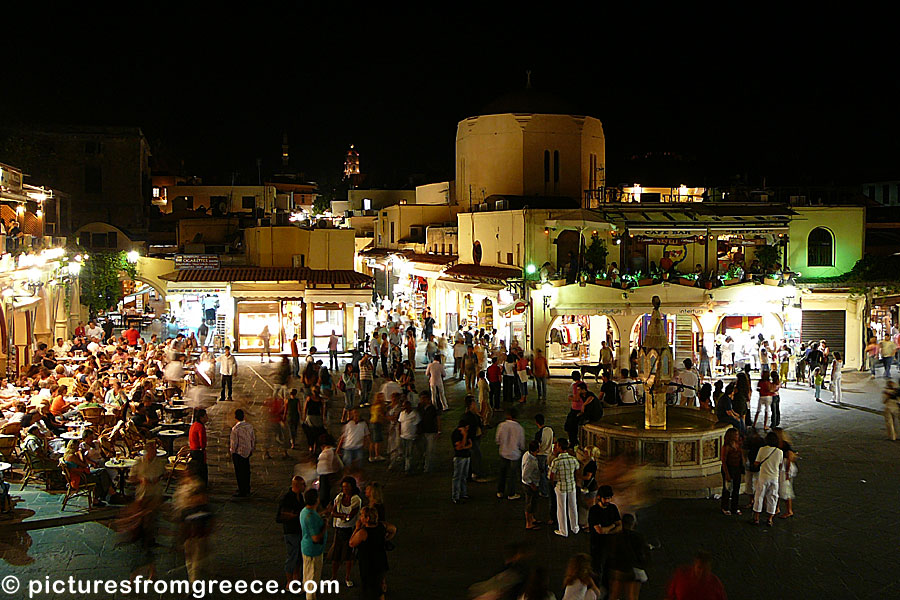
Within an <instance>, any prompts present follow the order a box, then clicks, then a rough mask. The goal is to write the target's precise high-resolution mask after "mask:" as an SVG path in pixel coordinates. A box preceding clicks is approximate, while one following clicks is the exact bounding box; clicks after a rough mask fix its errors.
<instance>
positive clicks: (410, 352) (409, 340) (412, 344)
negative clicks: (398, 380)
mask: <svg viewBox="0 0 900 600" xmlns="http://www.w3.org/2000/svg"><path fill="white" fill-rule="evenodd" d="M406 359H407V360H408V361H409V368H410V369H413V370H415V368H416V330H415V328H413V329H412V331H407V332H406Z"/></svg>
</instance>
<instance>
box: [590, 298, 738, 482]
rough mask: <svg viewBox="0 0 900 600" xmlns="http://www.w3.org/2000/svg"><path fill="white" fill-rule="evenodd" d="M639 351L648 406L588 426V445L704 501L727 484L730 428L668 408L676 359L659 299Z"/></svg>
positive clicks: (607, 414)
mask: <svg viewBox="0 0 900 600" xmlns="http://www.w3.org/2000/svg"><path fill="white" fill-rule="evenodd" d="M652 302H653V312H652V313H651V315H650V323H649V325H648V326H647V334H646V335H645V336H644V341H643V346H642V347H641V350H640V352H639V364H640V379H641V381H642V382H643V384H644V387H645V389H646V396H645V397H646V400H645V402H644V405H643V406H640V405H638V406H619V407H613V408H608V409H606V410H605V411H604V415H603V419H601V420H600V421H599V422H597V423H591V424H589V425H585V426H584V427H583V428H582V442H583V443H584V445H586V446H596V447H597V449H598V451H599V453H600V456H601V458H602V459H606V460H609V459H613V458H616V457H621V456H624V457H625V458H627V459H629V460H631V461H633V462H634V463H636V464H638V465H640V466H642V467H643V468H644V469H645V470H646V472H647V474H648V475H650V476H651V477H652V478H653V479H654V480H655V481H654V483H655V486H654V487H655V488H656V491H657V492H658V493H660V494H661V495H663V496H668V497H704V496H708V495H709V494H710V493H711V491H712V490H713V489H716V488H718V487H720V486H721V478H720V475H719V473H720V468H721V452H722V439H723V437H724V435H725V432H726V431H728V429H729V426H728V425H720V424H718V423H717V419H716V416H715V414H714V413H710V412H706V411H700V410H699V409H697V408H692V407H686V406H666V392H667V390H668V388H669V383H670V382H671V381H672V377H673V375H674V372H675V364H674V357H673V356H672V349H671V347H670V346H669V340H668V336H667V335H666V330H665V327H664V325H663V321H662V316H661V315H660V311H659V308H660V300H659V296H654V297H653V301H652Z"/></svg>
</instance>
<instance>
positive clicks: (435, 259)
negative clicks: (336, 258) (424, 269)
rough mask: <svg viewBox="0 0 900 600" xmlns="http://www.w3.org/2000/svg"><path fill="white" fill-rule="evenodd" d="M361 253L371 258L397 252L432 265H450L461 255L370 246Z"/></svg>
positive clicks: (407, 258) (398, 254) (415, 260)
mask: <svg viewBox="0 0 900 600" xmlns="http://www.w3.org/2000/svg"><path fill="white" fill-rule="evenodd" d="M359 254H360V255H361V256H366V257H369V258H383V257H385V256H390V255H391V254H396V255H397V256H402V257H404V258H405V259H406V260H409V261H412V262H419V263H427V264H430V265H449V264H450V263H453V262H456V261H457V260H459V256H457V255H456V254H431V253H424V252H423V253H419V252H413V251H412V250H395V249H393V248H373V247H368V248H365V249H364V250H360V251H359Z"/></svg>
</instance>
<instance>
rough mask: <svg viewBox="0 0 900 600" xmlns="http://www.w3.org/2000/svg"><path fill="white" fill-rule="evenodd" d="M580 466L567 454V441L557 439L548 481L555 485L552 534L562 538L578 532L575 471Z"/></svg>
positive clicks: (576, 460) (575, 459)
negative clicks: (554, 518) (554, 516)
mask: <svg viewBox="0 0 900 600" xmlns="http://www.w3.org/2000/svg"><path fill="white" fill-rule="evenodd" d="M580 466H581V465H579V464H578V459H577V458H575V457H574V456H572V455H571V454H569V440H567V439H566V438H559V439H558V440H557V441H556V458H555V459H553V462H552V463H550V479H551V480H553V482H554V483H555V484H556V489H555V493H556V522H557V529H556V531H554V532H553V533H555V534H556V535H559V536H562V537H569V530H571V531H572V533H575V534H577V533H578V531H579V530H578V504H577V502H578V499H577V497H576V492H577V487H576V485H575V471H577V470H578V468H579V467H580ZM566 517H568V520H567V519H566Z"/></svg>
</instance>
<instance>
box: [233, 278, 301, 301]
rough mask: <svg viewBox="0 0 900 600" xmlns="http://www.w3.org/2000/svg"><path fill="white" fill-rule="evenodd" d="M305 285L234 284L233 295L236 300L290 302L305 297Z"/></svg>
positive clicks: (291, 283) (271, 283)
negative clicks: (257, 299) (253, 299)
mask: <svg viewBox="0 0 900 600" xmlns="http://www.w3.org/2000/svg"><path fill="white" fill-rule="evenodd" d="M303 288H304V286H303V284H302V283H300V282H299V281H297V282H290V283H280V282H270V283H234V284H232V285H231V295H232V296H234V297H235V298H260V299H264V300H288V299H294V298H302V297H303V293H304V292H303Z"/></svg>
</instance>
